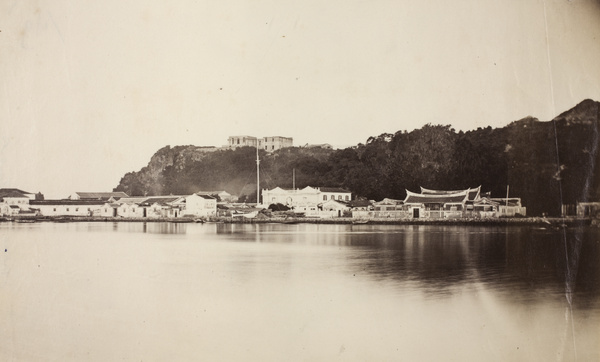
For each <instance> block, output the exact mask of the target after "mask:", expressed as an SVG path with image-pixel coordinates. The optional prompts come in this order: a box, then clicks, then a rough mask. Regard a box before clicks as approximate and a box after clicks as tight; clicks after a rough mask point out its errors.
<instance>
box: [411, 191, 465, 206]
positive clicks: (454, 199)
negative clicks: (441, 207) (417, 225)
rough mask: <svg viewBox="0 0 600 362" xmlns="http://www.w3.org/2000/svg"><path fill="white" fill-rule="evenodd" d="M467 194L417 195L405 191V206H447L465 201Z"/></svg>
mask: <svg viewBox="0 0 600 362" xmlns="http://www.w3.org/2000/svg"><path fill="white" fill-rule="evenodd" d="M467 196H468V195H467V192H466V191H463V192H458V193H455V194H441V195H433V194H417V193H414V192H410V191H408V190H406V199H404V203H405V204H447V203H461V202H465V201H466V200H467Z"/></svg>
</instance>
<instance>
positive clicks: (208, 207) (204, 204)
mask: <svg viewBox="0 0 600 362" xmlns="http://www.w3.org/2000/svg"><path fill="white" fill-rule="evenodd" d="M183 212H184V216H197V217H210V216H215V215H216V214H217V199H216V198H214V197H212V196H209V195H203V194H197V193H196V194H192V195H189V196H186V197H185V208H184V210H183Z"/></svg>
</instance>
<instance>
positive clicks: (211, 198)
mask: <svg viewBox="0 0 600 362" xmlns="http://www.w3.org/2000/svg"><path fill="white" fill-rule="evenodd" d="M196 195H198V194H196ZM198 196H200V197H201V198H203V199H206V200H216V199H215V198H214V197H212V196H210V195H198Z"/></svg>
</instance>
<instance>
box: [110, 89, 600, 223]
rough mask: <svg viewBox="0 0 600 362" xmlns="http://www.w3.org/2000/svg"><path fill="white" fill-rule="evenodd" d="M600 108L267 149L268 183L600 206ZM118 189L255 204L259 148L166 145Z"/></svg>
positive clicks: (553, 210)
mask: <svg viewBox="0 0 600 362" xmlns="http://www.w3.org/2000/svg"><path fill="white" fill-rule="evenodd" d="M599 105H600V103H598V102H595V101H592V100H584V101H583V102H581V103H580V104H578V105H577V106H575V107H574V108H572V109H570V110H568V111H566V112H563V113H561V114H560V115H559V116H557V117H556V118H555V119H553V120H551V121H547V122H541V121H539V120H537V119H536V118H533V117H526V118H524V119H521V120H518V121H515V122H512V123H511V124H509V125H508V126H506V127H503V128H496V129H493V128H491V127H487V128H478V129H477V130H473V131H469V132H462V131H461V132H458V133H457V132H456V131H455V130H454V129H452V128H451V126H442V125H430V124H428V125H426V126H424V127H422V128H421V129H417V130H414V131H412V132H406V131H398V132H396V133H395V134H382V135H379V136H373V137H369V138H368V139H367V142H366V143H365V144H359V145H357V146H355V147H351V148H346V149H343V150H327V149H305V148H298V147H292V148H287V149H282V150H279V151H276V152H273V153H271V154H268V153H266V152H264V151H262V150H261V151H260V158H261V164H260V167H261V172H260V176H261V179H260V182H261V187H262V188H273V187H276V186H280V187H292V182H293V181H292V173H293V170H295V175H296V178H295V180H296V187H304V186H309V185H310V186H335V187H345V188H347V189H349V190H351V191H352V192H353V193H354V195H357V196H362V197H366V198H369V199H375V200H381V199H383V198H384V197H390V198H397V199H402V198H404V197H405V195H406V193H405V190H406V189H408V190H411V191H419V187H420V186H424V187H427V188H434V189H461V188H466V187H476V186H479V185H481V186H482V190H483V191H490V192H492V196H493V197H504V196H505V195H506V191H507V185H509V192H510V195H511V196H518V197H521V198H522V199H523V203H524V204H525V205H526V206H527V208H528V213H529V214H530V215H540V214H541V213H548V214H549V215H558V214H559V213H560V206H561V204H574V203H576V202H577V201H585V200H600V179H599V177H598V172H597V170H596V164H597V161H598V158H599V157H598V152H599V151H598V143H599V128H600V127H599V119H600V106H599ZM114 190H115V191H125V192H127V193H128V194H130V195H144V194H147V195H159V194H187V193H192V192H196V191H199V190H226V191H228V192H230V193H232V194H236V195H240V196H241V198H242V199H247V200H248V201H255V200H256V149H254V148H250V147H245V148H240V149H236V150H218V151H212V152H211V149H207V148H202V147H196V146H177V147H169V146H166V147H164V148H162V149H160V150H158V151H157V152H156V154H155V155H154V156H152V158H151V160H150V162H149V163H148V165H147V166H146V167H144V168H142V169H141V170H140V171H137V172H130V173H127V174H126V175H125V176H124V177H123V178H122V179H121V182H120V183H119V185H118V186H117V187H116V188H115V189H114Z"/></svg>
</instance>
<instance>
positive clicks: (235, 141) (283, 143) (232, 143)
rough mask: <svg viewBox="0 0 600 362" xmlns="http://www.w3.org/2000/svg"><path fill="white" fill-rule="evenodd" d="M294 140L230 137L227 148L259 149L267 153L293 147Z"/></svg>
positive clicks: (276, 137) (273, 137) (277, 137)
mask: <svg viewBox="0 0 600 362" xmlns="http://www.w3.org/2000/svg"><path fill="white" fill-rule="evenodd" d="M293 146H294V139H293V138H292V137H282V136H269V137H261V138H257V137H254V136H229V138H227V146H225V147H226V148H230V149H235V148H238V147H258V148H260V149H261V150H265V151H267V152H273V151H277V150H280V149H282V148H286V147H293Z"/></svg>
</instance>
